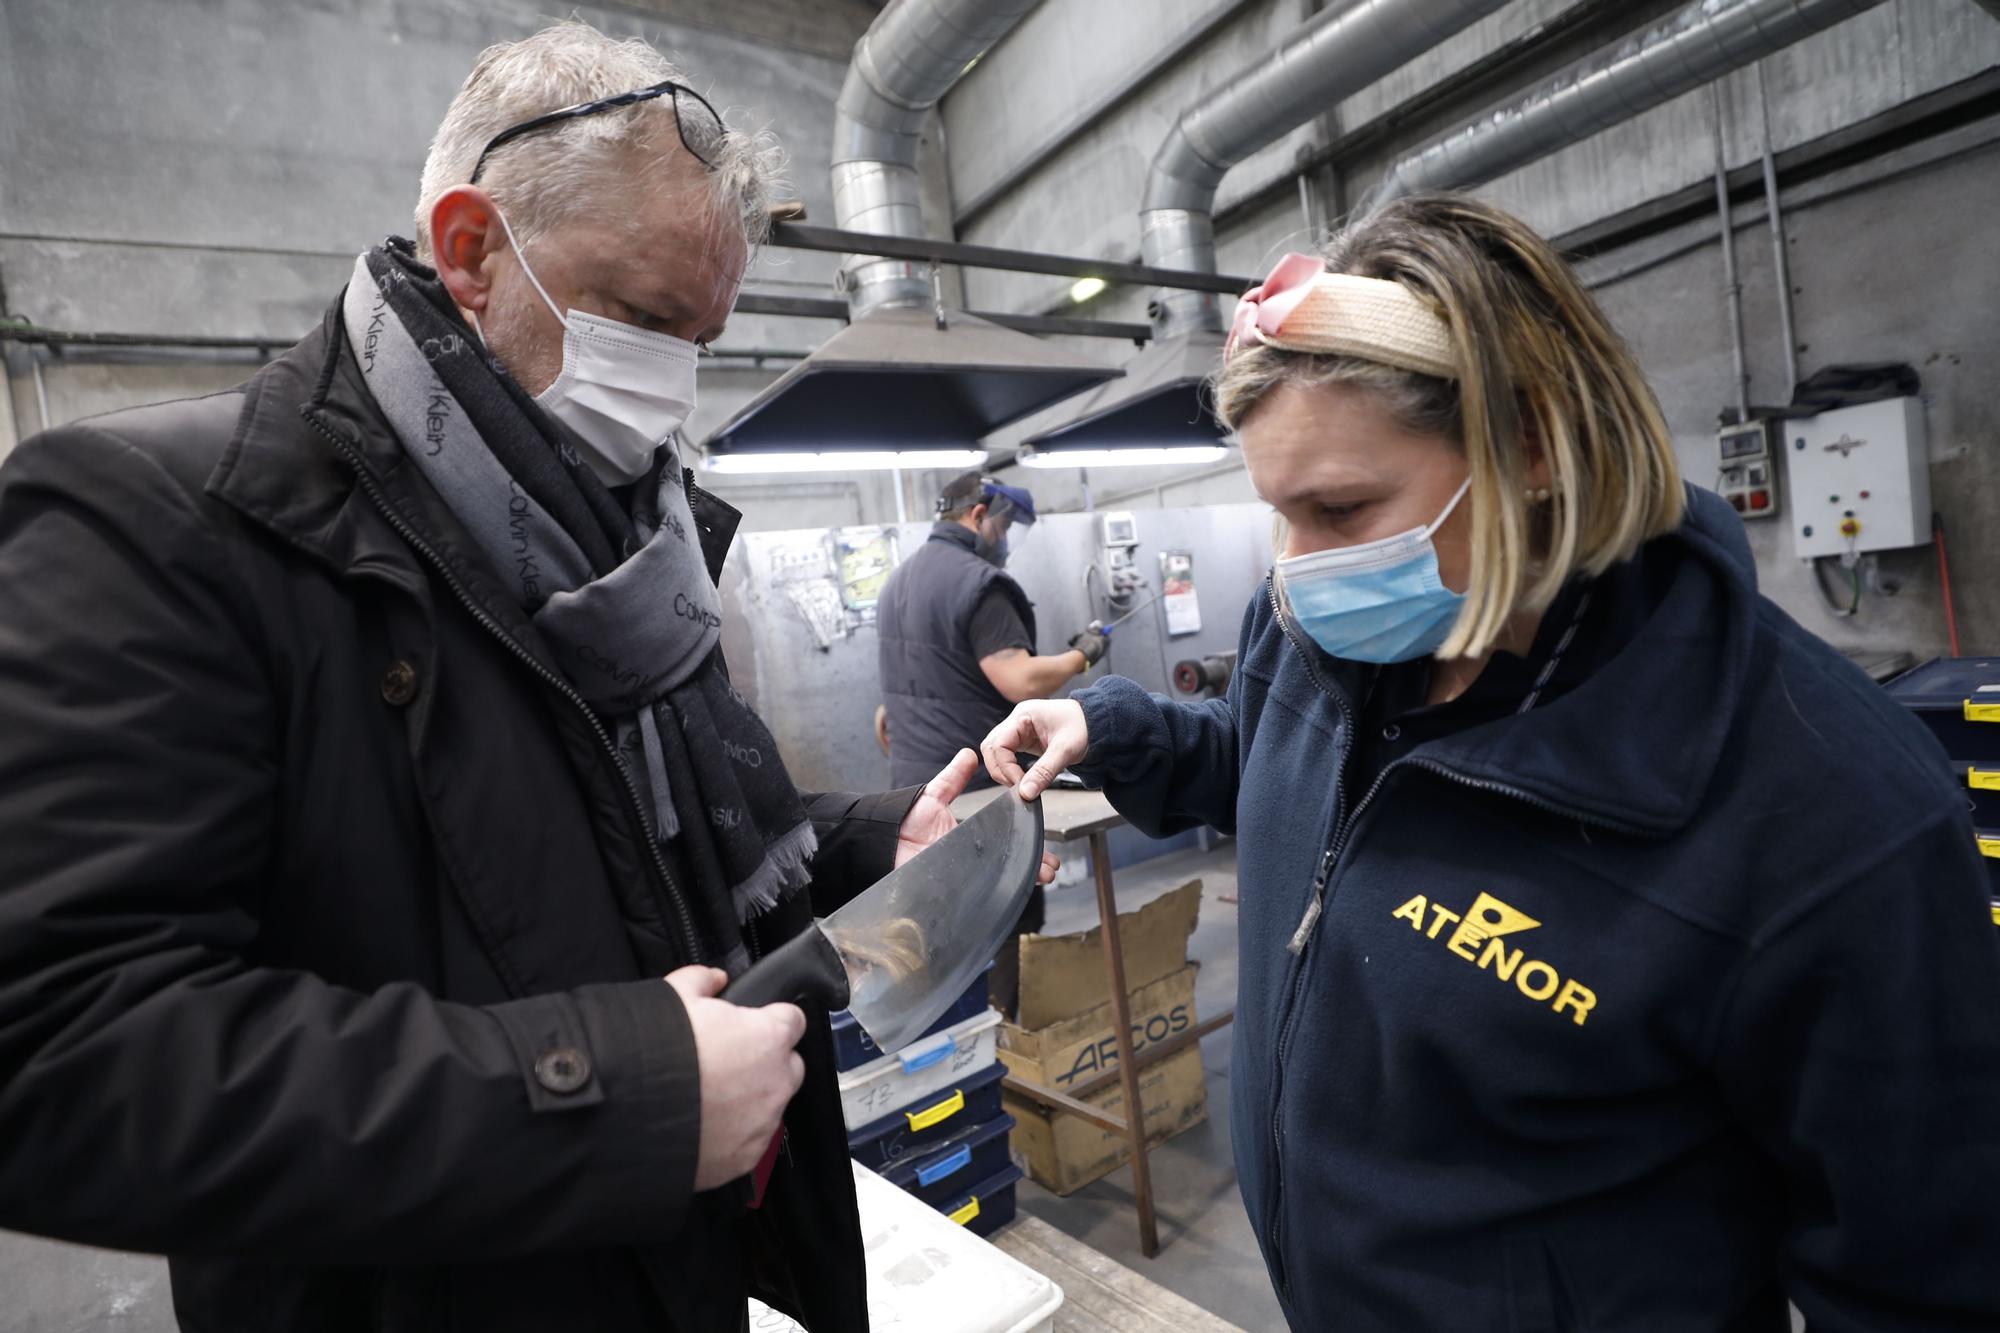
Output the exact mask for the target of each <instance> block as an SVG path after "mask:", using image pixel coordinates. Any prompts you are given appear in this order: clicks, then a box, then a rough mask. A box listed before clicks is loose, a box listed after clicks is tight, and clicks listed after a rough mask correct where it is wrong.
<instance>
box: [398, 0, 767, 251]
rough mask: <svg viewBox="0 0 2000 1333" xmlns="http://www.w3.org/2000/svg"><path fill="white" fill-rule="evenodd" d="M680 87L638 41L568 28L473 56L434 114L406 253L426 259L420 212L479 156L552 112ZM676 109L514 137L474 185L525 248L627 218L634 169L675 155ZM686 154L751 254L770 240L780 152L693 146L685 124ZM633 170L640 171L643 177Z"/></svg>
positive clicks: (735, 142)
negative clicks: (657, 87)
mask: <svg viewBox="0 0 2000 1333" xmlns="http://www.w3.org/2000/svg"><path fill="white" fill-rule="evenodd" d="M668 79H671V80H673V81H674V82H676V83H680V84H687V83H688V78H687V75H685V74H683V73H682V72H681V71H680V69H679V68H678V67H677V66H675V65H674V63H673V62H672V61H670V60H668V59H667V58H666V57H665V56H663V55H661V54H660V53H659V52H658V51H656V50H654V49H653V48H652V46H650V45H649V44H647V43H646V42H644V41H642V40H640V39H639V38H636V37H633V38H628V39H626V40H624V41H619V40H617V39H614V38H611V37H607V36H605V35H604V34H603V33H601V32H599V31H598V30H597V29H595V28H593V27H591V26H590V25H589V24H587V23H584V22H582V21H580V20H577V19H568V20H565V21H564V22H561V23H557V24H554V25H552V26H550V27H547V28H544V29H542V31H540V32H538V33H535V34H534V35H533V36H530V37H524V38H522V39H521V40H519V41H516V42H500V43H498V44H496V45H493V46H489V47H487V48H486V49H485V50H484V51H482V52H480V53H479V59H478V61H477V62H476V63H475V64H474V65H473V67H472V73H470V74H469V75H467V76H466V79H465V84H464V86H463V87H461V88H460V89H459V90H458V95H457V96H456V97H454V98H452V100H451V106H450V107H448V108H447V109H446V110H445V113H444V120H443V121H442V122H441V123H440V124H439V125H438V129H437V134H436V136H435V137H433V138H432V140H431V147H430V154H429V156H427V157H426V158H425V159H424V175H423V181H422V184H421V185H420V187H419V189H418V191H417V216H416V223H417V252H418V253H419V254H421V255H423V256H424V257H426V258H428V257H429V256H430V254H431V234H430V232H431V210H432V208H434V207H435V206H436V204H437V201H438V198H439V196H441V195H443V194H444V192H445V191H447V190H450V189H452V188H453V187H455V186H459V185H464V184H466V183H467V182H468V181H469V180H470V179H471V176H472V169H473V165H474V164H475V163H476V162H477V161H478V160H479V154H480V152H481V151H482V150H483V149H484V148H485V147H486V145H487V143H488V142H490V141H491V140H492V138H493V137H494V136H495V135H497V134H499V133H500V132H501V131H503V130H507V129H510V128H512V127H513V126H515V125H519V124H520V123H521V122H523V121H526V120H532V119H534V118H535V117H536V116H539V115H542V114H544V113H546V112H550V111H554V110H557V109H558V108H561V107H566V106H574V105H577V104H578V103H582V102H593V101H597V100H599V99H601V98H606V97H615V96H617V95H618V94H620V93H629V92H632V91H634V90H636V89H639V88H645V87H650V86H651V85H653V84H656V83H661V82H664V81H666V80H668ZM677 100H678V99H676V98H674V97H662V98H659V99H657V100H653V101H647V102H640V103H637V104H636V105H633V106H629V107H621V108H617V109H615V110H610V111H600V112H598V113H596V114H594V115H589V116H580V117H578V118H577V119H575V120H570V121H565V122H562V123H560V124H556V125H551V126H549V127H547V128H546V129H541V130H537V131H535V132H534V133H533V134H529V135H524V136H523V137H521V138H519V139H517V140H514V141H512V142H510V143H508V144H506V145H505V146H504V147H502V148H500V149H499V150H498V151H496V152H495V153H494V154H493V156H492V157H490V158H488V159H487V161H486V167H485V170H484V171H483V172H482V173H481V175H480V178H479V184H480V187H481V188H482V189H484V190H485V191H486V192H487V193H488V194H490V195H492V196H493V198H494V199H495V200H496V201H497V202H498V203H499V205H500V207H501V208H502V209H504V210H505V211H506V213H507V219H508V222H509V223H510V224H511V225H512V226H513V228H514V235H515V237H516V238H517V239H518V240H519V241H520V242H521V244H522V245H527V244H528V243H529V242H530V241H532V240H533V239H535V238H536V237H539V236H542V235H544V234H546V233H547V232H548V231H549V230H550V229H551V228H552V227H555V226H557V225H559V224H560V223H562V222H565V221H567V220H569V219H570V218H573V217H576V216H580V215H582V214H585V213H597V214H601V215H607V216H611V217H617V218H625V217H632V216H634V215H636V214H637V213H638V211H639V210H637V209H634V208H631V207H630V206H629V205H628V206H624V207H621V206H620V205H619V203H618V201H619V200H620V199H621V198H629V196H630V194H631V191H632V180H633V175H634V172H635V161H636V163H646V162H647V161H648V160H649V159H650V160H651V161H653V162H658V161H663V160H665V159H667V158H669V157H671V156H672V153H673V152H675V151H678V150H679V149H680V146H681V138H680V134H681V127H680V126H679V124H678V122H677V121H676V118H675V111H674V107H675V104H676V101H677ZM689 122H690V123H689V125H688V136H689V137H688V143H689V144H691V145H693V146H694V147H695V148H696V149H698V150H699V151H700V153H701V156H702V157H704V158H706V159H707V160H708V162H709V164H710V165H709V170H708V174H707V178H708V184H709V187H710V191H711V196H712V198H713V200H714V202H715V205H716V207H718V208H719V209H721V210H723V216H724V217H732V216H733V217H734V218H735V219H737V221H738V222H739V223H740V225H741V226H742V228H743V237H744V239H745V240H746V241H747V242H749V244H750V245H751V246H752V247H753V248H754V247H756V246H758V245H760V244H762V242H763V241H764V239H765V237H766V235H767V234H768V233H769V231H770V205H771V203H772V202H773V201H774V200H777V199H779V198H781V197H783V194H784V192H785V184H784V170H785V152H784V150H783V149H782V148H780V147H779V146H778V141H777V140H776V139H775V138H773V137H772V135H771V134H770V132H769V131H768V130H749V129H739V128H731V129H730V130H729V131H728V132H727V133H725V134H722V135H720V136H719V137H717V136H713V135H710V136H708V137H707V141H706V142H704V141H702V138H701V134H702V130H701V127H699V126H697V125H696V124H695V123H694V117H690V118H689ZM637 169H644V168H643V167H640V168H637Z"/></svg>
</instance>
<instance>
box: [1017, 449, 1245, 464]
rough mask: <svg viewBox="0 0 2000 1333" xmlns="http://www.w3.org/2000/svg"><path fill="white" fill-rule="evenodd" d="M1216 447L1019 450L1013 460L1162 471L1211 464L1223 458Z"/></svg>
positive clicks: (1225, 453)
mask: <svg viewBox="0 0 2000 1333" xmlns="http://www.w3.org/2000/svg"><path fill="white" fill-rule="evenodd" d="M1228 453H1229V450H1228V449H1226V448H1225V447H1223V446H1222V445H1219V444H1182V445H1174V446H1171V447H1167V448H1159V449H1146V448H1139V449H1023V450H1022V451H1021V452H1020V453H1019V454H1016V455H1015V456H1014V461H1015V462H1017V463H1019V464H1020V465H1021V466H1022V467H1163V466H1169V465H1172V464H1176V463H1213V462H1216V461H1217V460H1219V459H1222V458H1224V457H1227V456H1228Z"/></svg>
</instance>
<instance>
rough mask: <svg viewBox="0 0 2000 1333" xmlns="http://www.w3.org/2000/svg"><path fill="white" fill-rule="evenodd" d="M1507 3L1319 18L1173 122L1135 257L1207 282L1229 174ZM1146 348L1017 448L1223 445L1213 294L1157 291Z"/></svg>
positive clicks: (1423, 5)
mask: <svg viewBox="0 0 2000 1333" xmlns="http://www.w3.org/2000/svg"><path fill="white" fill-rule="evenodd" d="M1506 2H1507V0H1359V3H1354V4H1348V5H1345V6H1342V7H1341V8H1338V9H1330V10H1327V11H1325V12H1324V13H1322V14H1320V15H1319V16H1318V17H1316V18H1314V19H1313V20H1312V21H1311V22H1310V23H1308V24H1306V25H1305V27H1304V28H1302V29H1300V30H1299V32H1298V33H1296V34H1295V35H1293V36H1292V37H1290V38H1289V39H1287V40H1286V41H1284V42H1283V43H1281V44H1280V45H1279V46H1277V47H1276V48H1275V49H1273V50H1272V51H1270V52H1269V53H1268V54H1266V55H1264V56H1263V57H1261V58H1259V59H1258V60H1256V61H1255V62H1253V63H1252V64H1251V65H1250V66H1249V67H1248V68H1247V69H1244V70H1241V71H1239V72H1238V73H1237V74H1236V76H1235V77H1234V78H1232V79H1230V81H1229V83H1228V84H1227V86H1226V87H1224V88H1223V89H1222V90H1221V91H1220V92H1219V93H1217V94H1216V95H1215V96H1213V97H1211V98H1209V99H1208V100H1206V101H1204V102H1202V103H1201V104H1200V105H1198V106H1196V107H1194V108H1192V109H1190V110H1188V111H1186V112H1184V113H1183V114H1182V115H1181V118H1180V119H1179V121H1177V122H1176V123H1175V125H1174V128H1173V130H1172V131H1171V132H1170V133H1169V134H1168V135H1167V137H1166V139H1165V141H1164V142H1162V143H1161V144H1160V148H1159V151H1158V152H1156V153H1155V154H1154V155H1153V162H1152V167H1151V169H1150V171H1149V172H1148V173H1147V178H1146V193H1145V196H1144V199H1143V202H1142V204H1141V208H1140V213H1139V249H1140V252H1141V253H1142V254H1143V256H1144V258H1145V262H1146V263H1147V264H1150V265H1152V266H1154V267H1156V268H1170V269H1181V270H1191V271H1194V272H1198V273H1213V272H1215V271H1216V267H1215V196H1216V191H1217V190H1218V189H1219V188H1220V187H1221V185H1222V181H1223V178H1224V177H1225V176H1227V175H1228V174H1229V172H1230V169H1231V168H1233V167H1234V166H1235V165H1236V164H1237V163H1239V162H1241V161H1242V160H1243V159H1244V158H1246V157H1248V156H1250V155H1251V154H1252V153H1254V152H1256V151H1257V150H1258V149H1260V148H1263V147H1264V146H1266V145H1267V144H1271V143H1275V142H1276V141H1277V140H1278V139H1279V137H1280V136H1282V135H1285V134H1287V133H1289V132H1290V131H1292V130H1294V129H1297V128H1298V127H1299V126H1300V125H1303V124H1305V123H1306V122H1307V121H1308V120H1311V119H1312V118H1313V117H1314V116H1315V115H1317V114H1319V113H1320V112H1322V111H1325V110H1327V109H1328V108H1330V107H1332V106H1334V105H1335V104H1337V103H1339V102H1340V101H1342V100H1344V99H1345V98H1347V97H1350V96H1352V95H1353V94H1355V93H1357V92H1359V91H1361V89H1363V88H1365V87H1367V86H1368V85H1369V84H1371V83H1373V82H1375V80H1377V79H1379V78H1381V77H1382V76H1383V75H1385V74H1388V73H1390V72H1391V71H1393V70H1395V69H1398V68H1400V67H1401V66H1403V65H1406V64H1408V63H1409V62H1410V61H1412V60H1414V59H1416V57H1418V56H1420V55H1422V54H1423V53H1424V52H1425V51H1428V50H1430V49H1431V48H1432V47H1434V46H1436V45H1437V44H1438V43H1440V42H1442V41H1444V40H1445V39H1446V38H1448V37H1450V36H1452V35H1453V34H1454V33H1457V32H1459V31H1461V30H1463V29H1464V28H1466V27H1468V26H1469V25H1471V24H1472V23H1473V22H1475V21H1476V20H1478V19H1481V18H1484V17H1485V16H1486V15H1488V14H1491V13H1493V12H1494V11H1495V10H1497V9H1499V8H1501V7H1502V6H1503V5H1504V4H1506ZM1152 310H1153V331H1154V335H1155V341H1154V343H1153V344H1152V346H1150V347H1148V348H1147V349H1146V350H1145V351H1143V352H1141V353H1140V354H1139V355H1138V356H1136V357H1134V358H1133V359H1132V360H1131V361H1130V362H1129V363H1128V364H1127V366H1126V368H1125V377H1124V378H1123V379H1118V380H1113V381H1112V382H1110V383H1108V384H1105V385H1102V386H1100V387H1099V388H1097V389H1096V390H1094V391H1092V392H1091V393H1089V394H1087V395H1084V396H1083V397H1082V398H1080V399H1079V400H1078V402H1077V404H1076V409H1075V411H1073V412H1071V411H1067V410H1066V411H1065V412H1064V414H1063V420H1062V421H1060V422H1058V423H1056V424H1054V425H1051V426H1048V427H1046V428H1044V429H1042V430H1040V431H1038V432H1037V433H1035V434H1034V435H1031V436H1029V437H1028V438H1027V440H1026V441H1025V442H1024V443H1025V446H1026V447H1027V448H1029V449H1031V450H1033V451H1035V452H1036V453H1037V454H1038V455H1041V457H1042V461H1045V462H1047V461H1055V460H1057V459H1059V458H1060V457H1061V456H1062V454H1063V453H1065V452H1069V451H1078V450H1101V449H1131V448H1134V447H1139V446H1143V445H1147V444H1152V445H1168V446H1188V445H1198V444H1204V443H1206V444H1213V443H1214V442H1216V441H1217V440H1220V439H1221V438H1222V437H1223V435H1224V434H1225V432H1224V430H1223V428H1222V424H1221V423H1220V422H1219V421H1217V420H1216V417H1215V411H1214V404H1213V403H1212V402H1210V401H1209V397H1208V394H1207V392H1206V381H1207V379H1208V376H1209V375H1210V374H1211V373H1212V372H1213V371H1214V369H1215V367H1216V364H1217V363H1218V362H1219V361H1220V360H1221V357H1222V309H1221V304H1220V302H1218V301H1217V299H1216V297H1215V296H1214V295H1213V294H1211V293H1206V292H1191V291H1178V290H1169V289H1161V290H1159V291H1157V292H1156V293H1154V297H1153V304H1152Z"/></svg>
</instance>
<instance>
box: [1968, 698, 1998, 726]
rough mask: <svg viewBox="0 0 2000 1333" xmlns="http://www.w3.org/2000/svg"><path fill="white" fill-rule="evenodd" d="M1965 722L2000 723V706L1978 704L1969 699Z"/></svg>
mask: <svg viewBox="0 0 2000 1333" xmlns="http://www.w3.org/2000/svg"><path fill="white" fill-rule="evenodd" d="M1965 720H1966V721H1967V722H2000V704H1977V703H1974V702H1973V701H1972V700H1970V699H1967V700H1966V701H1965Z"/></svg>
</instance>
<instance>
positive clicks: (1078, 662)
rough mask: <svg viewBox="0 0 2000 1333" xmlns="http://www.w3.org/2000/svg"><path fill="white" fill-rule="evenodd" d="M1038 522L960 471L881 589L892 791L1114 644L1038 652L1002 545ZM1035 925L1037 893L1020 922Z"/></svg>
mask: <svg viewBox="0 0 2000 1333" xmlns="http://www.w3.org/2000/svg"><path fill="white" fill-rule="evenodd" d="M1034 522H1035V500H1034V497H1033V496H1032V495H1030V494H1029V493H1028V492H1027V491H1025V490H1023V489H1021V488H1020V487H1018V486H1008V485H1004V484H1002V483H1000V482H997V481H994V480H993V479H992V478H990V477H984V476H981V475H980V474H979V473H977V472H967V473H965V474H964V475H962V476H959V477H956V478H954V479H953V480H952V481H951V483H950V484H949V485H947V486H946V487H945V488H944V493H943V494H942V495H940V496H939V497H938V502H937V522H936V523H935V524H933V525H932V527H931V534H930V538H929V539H928V540H927V541H925V542H924V544H923V545H922V546H920V547H918V548H917V550H916V551H915V552H913V553H912V554H911V555H910V557H909V558H908V559H907V560H904V561H903V562H902V563H901V564H900V565H898V566H897V567H896V568H895V570H894V571H892V572H891V573H890V575H889V581H888V582H887V583H886V584H884V585H883V588H882V596H881V600H880V602H879V603H878V604H877V608H876V612H875V615H876V621H875V627H876V631H877V633H878V634H879V635H880V640H881V643H880V648H879V653H880V658H879V661H880V665H881V674H882V697H883V701H884V702H883V711H881V712H878V713H877V715H876V736H877V739H878V741H881V742H883V743H884V745H885V746H886V748H887V750H888V752H889V781H890V784H891V785H892V786H902V785H904V784H905V783H906V781H907V780H908V779H907V777H906V775H908V774H911V773H926V774H935V773H936V772H937V771H938V770H939V768H940V767H942V764H940V763H934V762H933V761H932V756H934V755H943V756H944V761H943V762H944V763H949V762H950V761H951V758H952V756H953V755H955V754H957V753H958V751H959V750H960V749H962V748H963V747H965V746H967V745H976V744H978V743H979V740H980V738H981V737H983V736H985V735H986V733H987V732H989V731H991V730H992V729H993V728H994V727H995V726H997V725H999V723H1000V722H1001V720H1002V719H1004V718H1005V717H1006V716H1007V714H1008V712H1009V710H1011V709H1012V708H1013V706H1014V705H1015V704H1017V703H1020V702H1022V701H1024V700H1028V699H1046V698H1048V697H1049V696H1050V695H1052V694H1054V693H1055V692H1056V691H1058V690H1060V689H1061V688H1062V687H1063V686H1064V685H1067V684H1068V683H1069V682H1070V681H1072V680H1074V679H1075V678H1076V677H1078V676H1080V675H1082V674H1083V673H1084V672H1086V671H1088V670H1089V669H1090V668H1091V667H1092V666H1094V665H1096V664H1097V662H1098V661H1099V660H1100V659H1101V658H1103V656H1104V653H1105V650H1106V649H1107V647H1108V646H1109V642H1110V641H1109V638H1108V637H1107V636H1106V635H1105V634H1104V633H1103V632H1102V631H1101V630H1096V629H1085V630H1083V631H1082V632H1080V633H1078V634H1076V635H1074V636H1073V637H1072V638H1071V639H1070V641H1069V645H1070V646H1069V648H1068V649H1067V650H1066V651H1064V652H1060V653H1056V654H1053V655H1052V656H1048V657H1043V656H1039V655H1037V654H1036V652H1035V607H1034V603H1032V602H1030V601H1029V600H1028V595H1027V594H1026V593H1025V592H1023V591H1022V590H1021V585H1020V584H1019V583H1016V582H1015V581H1014V580H1013V579H1012V578H1011V577H1009V576H1008V574H1007V573H1006V564H1007V555H1008V552H1009V550H1010V549H1011V547H1012V546H1013V545H1014V544H1015V543H1017V542H1019V541H1020V539H1021V537H1022V535H1023V534H1024V533H1025V532H1026V530H1027V529H1029V528H1030V527H1032V526H1033V525H1034ZM922 780H927V779H922ZM980 785H982V786H983V785H985V782H984V774H983V773H982V774H981V775H980ZM1041 924H1042V894H1041V891H1040V890H1039V889H1037V890H1036V892H1035V895H1034V897H1033V899H1032V900H1031V901H1030V902H1029V904H1028V908H1027V911H1026V912H1025V913H1024V914H1023V916H1022V918H1021V926H1020V929H1021V931H1022V932H1029V931H1034V930H1039V929H1040V928H1041ZM1015 966H1016V961H1015V952H1014V950H1013V949H1011V948H1007V949H1003V950H1002V951H1001V957H1000V959H999V961H998V966H997V967H996V968H995V971H994V976H993V994H994V995H995V997H996V998H997V999H998V1000H999V1001H1001V1008H1002V1009H1003V1010H1005V1009H1007V1008H1009V1007H1010V1006H1011V1003H1012V1000H1013V996H1014V976H1015V972H1014V969H1015Z"/></svg>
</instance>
